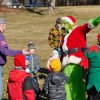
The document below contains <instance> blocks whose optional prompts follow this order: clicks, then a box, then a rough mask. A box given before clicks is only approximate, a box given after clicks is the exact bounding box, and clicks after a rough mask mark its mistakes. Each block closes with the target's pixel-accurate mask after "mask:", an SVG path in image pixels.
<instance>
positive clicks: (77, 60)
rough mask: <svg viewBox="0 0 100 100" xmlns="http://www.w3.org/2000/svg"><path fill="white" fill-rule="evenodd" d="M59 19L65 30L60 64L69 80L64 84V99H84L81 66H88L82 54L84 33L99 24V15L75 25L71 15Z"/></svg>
mask: <svg viewBox="0 0 100 100" xmlns="http://www.w3.org/2000/svg"><path fill="white" fill-rule="evenodd" d="M61 20H62V27H63V29H65V30H66V36H65V37H64V39H63V46H62V48H63V52H64V56H63V60H62V66H63V67H64V73H65V74H66V75H67V76H68V77H69V82H68V83H67V84H66V85H65V89H66V93H67V96H66V100H86V95H85V84H84V82H83V68H84V69H87V67H88V60H87V59H86V58H85V56H84V52H85V50H86V49H87V47H86V34H87V33H88V32H89V31H90V30H91V29H93V28H94V27H95V26H97V25H98V24H99V22H100V17H97V18H93V19H91V20H90V21H89V22H87V23H85V24H84V25H81V26H76V19H75V18H74V17H72V16H66V17H62V18H61ZM80 66H83V68H82V67H80Z"/></svg>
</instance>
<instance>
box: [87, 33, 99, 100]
mask: <svg viewBox="0 0 100 100" xmlns="http://www.w3.org/2000/svg"><path fill="white" fill-rule="evenodd" d="M97 39H98V43H97V45H94V46H91V47H90V48H89V49H88V50H86V52H85V57H86V58H87V59H88V61H89V69H88V82H87V90H88V95H89V97H88V100H100V33H99V34H98V36H97Z"/></svg>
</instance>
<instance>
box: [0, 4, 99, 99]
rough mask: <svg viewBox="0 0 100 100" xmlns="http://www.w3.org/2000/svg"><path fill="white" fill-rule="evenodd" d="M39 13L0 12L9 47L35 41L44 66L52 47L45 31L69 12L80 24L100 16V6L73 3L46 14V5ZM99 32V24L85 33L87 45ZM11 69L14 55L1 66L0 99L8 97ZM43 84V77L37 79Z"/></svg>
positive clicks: (22, 46) (93, 41)
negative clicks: (0, 86)
mask: <svg viewBox="0 0 100 100" xmlns="http://www.w3.org/2000/svg"><path fill="white" fill-rule="evenodd" d="M38 9H39V10H41V12H38V11H36V12H29V11H25V10H16V11H13V12H0V17H3V18H5V19H6V21H7V29H6V31H5V36H6V39H7V42H8V44H9V48H11V49H24V48H25V49H26V48H27V43H28V42H29V41H33V42H34V43H35V44H36V48H37V54H38V56H39V57H40V59H41V66H42V67H46V63H47V59H48V58H49V57H50V54H51V51H52V48H51V47H50V46H49V45H48V32H49V30H50V28H51V27H52V26H54V24H55V20H56V19H57V18H58V17H62V16H67V15H71V16H74V17H75V18H76V19H77V24H78V25H82V24H84V23H85V22H87V21H88V20H89V19H91V18H94V17H96V16H100V6H78V7H76V6H73V7H70V6H68V7H57V8H56V9H55V11H56V14H55V15H48V8H38ZM99 32H100V25H99V26H98V27H97V28H95V29H93V30H92V31H91V32H90V33H89V34H87V42H88V43H89V45H93V44H95V43H96V35H97V33H99ZM12 68H13V58H12V57H8V62H7V64H6V65H5V66H4V67H3V84H4V90H3V99H7V93H6V88H7V81H8V73H9V71H10V70H11V69H12ZM39 83H40V87H42V84H43V80H40V81H39Z"/></svg>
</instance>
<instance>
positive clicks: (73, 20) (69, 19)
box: [61, 16, 76, 25]
mask: <svg viewBox="0 0 100 100" xmlns="http://www.w3.org/2000/svg"><path fill="white" fill-rule="evenodd" d="M61 20H65V21H67V22H68V23H69V24H71V25H74V24H75V23H76V19H75V18H74V17H73V16H66V17H62V18H61Z"/></svg>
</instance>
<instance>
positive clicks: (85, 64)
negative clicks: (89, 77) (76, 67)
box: [80, 57, 89, 69]
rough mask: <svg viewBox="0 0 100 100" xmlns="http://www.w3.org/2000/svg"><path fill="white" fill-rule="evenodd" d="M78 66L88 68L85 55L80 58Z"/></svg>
mask: <svg viewBox="0 0 100 100" xmlns="http://www.w3.org/2000/svg"><path fill="white" fill-rule="evenodd" d="M80 66H82V67H83V68H84V69H88V66H89V61H88V59H87V58H86V57H83V58H82V60H81V62H80Z"/></svg>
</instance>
